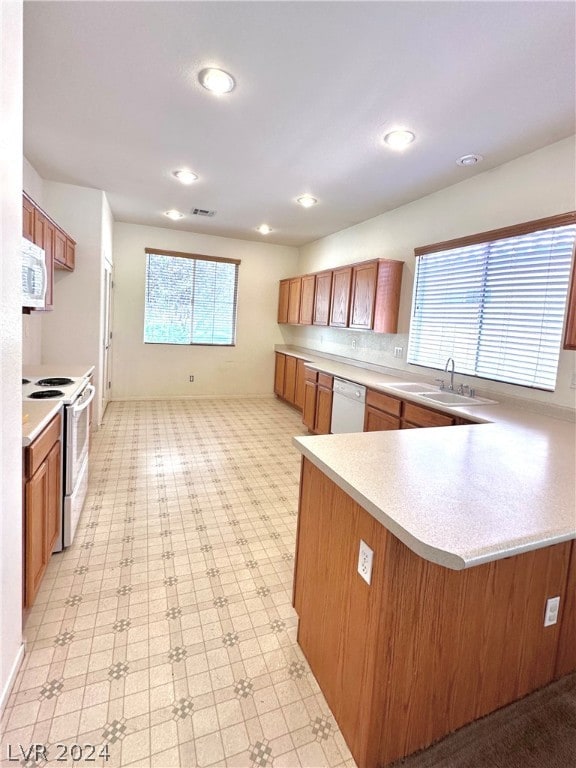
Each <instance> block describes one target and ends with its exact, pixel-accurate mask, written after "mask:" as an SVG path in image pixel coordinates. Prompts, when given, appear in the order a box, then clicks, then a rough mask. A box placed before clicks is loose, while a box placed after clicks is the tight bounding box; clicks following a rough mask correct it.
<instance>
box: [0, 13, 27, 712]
mask: <svg viewBox="0 0 576 768" xmlns="http://www.w3.org/2000/svg"><path fill="white" fill-rule="evenodd" d="M0 52H1V53H0V57H1V58H0V114H1V115H2V119H1V120H0V169H1V171H0V174H1V175H0V248H1V254H0V306H1V307H2V312H1V315H0V317H1V320H0V711H1V710H2V709H3V707H4V706H5V704H6V699H7V696H8V694H9V692H10V687H11V685H12V683H13V681H14V676H15V674H16V672H17V669H18V665H19V663H20V661H21V659H22V654H23V651H24V646H23V644H22V401H21V393H22V386H21V384H20V379H21V369H22V324H21V317H22V307H21V299H20V279H21V273H20V262H19V260H18V259H17V258H16V254H17V253H18V247H19V243H20V238H21V235H22V196H21V194H22V193H21V189H22V3H21V2H16V0H11V2H6V0H2V2H1V3H0Z"/></svg>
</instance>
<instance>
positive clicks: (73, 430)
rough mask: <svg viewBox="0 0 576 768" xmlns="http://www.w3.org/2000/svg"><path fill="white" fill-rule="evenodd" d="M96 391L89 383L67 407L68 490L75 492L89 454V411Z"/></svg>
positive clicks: (68, 491)
mask: <svg viewBox="0 0 576 768" xmlns="http://www.w3.org/2000/svg"><path fill="white" fill-rule="evenodd" d="M95 392H96V389H95V387H93V386H92V384H88V386H87V387H86V389H84V390H83V391H82V393H81V394H80V396H79V397H78V399H77V400H75V401H74V403H72V405H68V406H67V407H66V483H65V486H66V492H65V495H66V496H69V495H71V494H72V493H74V489H75V488H76V485H77V484H78V479H79V477H80V473H81V470H82V468H83V466H84V463H85V461H86V457H87V456H88V441H89V439H90V435H89V412H88V408H89V406H90V403H91V402H92V400H93V399H94V394H95Z"/></svg>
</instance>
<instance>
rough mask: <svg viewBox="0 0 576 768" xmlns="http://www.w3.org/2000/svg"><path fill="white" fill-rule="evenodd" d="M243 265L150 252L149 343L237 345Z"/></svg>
mask: <svg viewBox="0 0 576 768" xmlns="http://www.w3.org/2000/svg"><path fill="white" fill-rule="evenodd" d="M239 263H240V262H239V261H236V260H231V259H217V258H212V257H208V256H206V257H203V256H196V255H192V254H181V253H177V252H170V251H152V250H151V249H146V293H145V302H144V342H145V343H147V344H205V345H212V346H231V345H234V344H235V342H236V303H237V294H238V265H239Z"/></svg>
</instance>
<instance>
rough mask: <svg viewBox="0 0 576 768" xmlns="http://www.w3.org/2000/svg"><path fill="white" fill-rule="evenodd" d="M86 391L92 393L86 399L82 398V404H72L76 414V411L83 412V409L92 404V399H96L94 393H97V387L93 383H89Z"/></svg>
mask: <svg viewBox="0 0 576 768" xmlns="http://www.w3.org/2000/svg"><path fill="white" fill-rule="evenodd" d="M84 391H85V392H90V395H89V397H87V398H86V399H84V398H82V405H72V406H70V407H71V409H72V411H73V412H74V413H75V414H76V413H81V412H82V411H83V410H85V409H86V408H88V406H89V405H90V403H91V402H92V400H94V395H95V394H96V387H94V386H93V385H92V384H88V386H87V387H86V389H85V390H84Z"/></svg>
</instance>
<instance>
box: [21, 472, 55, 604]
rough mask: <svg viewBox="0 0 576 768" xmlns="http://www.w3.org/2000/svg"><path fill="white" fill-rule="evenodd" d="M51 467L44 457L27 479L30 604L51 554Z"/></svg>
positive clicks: (27, 556)
mask: <svg viewBox="0 0 576 768" xmlns="http://www.w3.org/2000/svg"><path fill="white" fill-rule="evenodd" d="M48 468H49V465H48V461H44V462H43V463H42V464H41V465H40V467H39V468H38V471H37V472H36V473H35V474H34V476H33V477H32V478H31V479H30V480H28V482H27V483H26V498H25V506H26V514H25V526H26V530H25V533H24V536H25V541H26V546H25V553H26V561H25V569H24V578H25V584H26V587H25V589H26V602H25V605H26V607H27V608H29V607H30V606H31V605H32V603H33V602H34V600H35V598H36V593H37V592H38V589H39V587H40V583H41V581H42V577H43V576H44V571H45V570H46V566H47V564H48V558H49V554H48V546H47V541H48V537H47V533H48V531H47V516H46V510H47V509H48V499H49V496H50V483H49V476H48Z"/></svg>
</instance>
